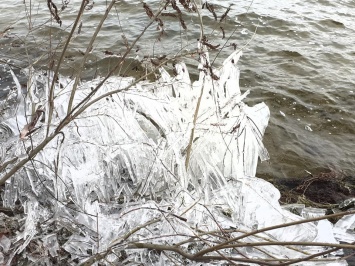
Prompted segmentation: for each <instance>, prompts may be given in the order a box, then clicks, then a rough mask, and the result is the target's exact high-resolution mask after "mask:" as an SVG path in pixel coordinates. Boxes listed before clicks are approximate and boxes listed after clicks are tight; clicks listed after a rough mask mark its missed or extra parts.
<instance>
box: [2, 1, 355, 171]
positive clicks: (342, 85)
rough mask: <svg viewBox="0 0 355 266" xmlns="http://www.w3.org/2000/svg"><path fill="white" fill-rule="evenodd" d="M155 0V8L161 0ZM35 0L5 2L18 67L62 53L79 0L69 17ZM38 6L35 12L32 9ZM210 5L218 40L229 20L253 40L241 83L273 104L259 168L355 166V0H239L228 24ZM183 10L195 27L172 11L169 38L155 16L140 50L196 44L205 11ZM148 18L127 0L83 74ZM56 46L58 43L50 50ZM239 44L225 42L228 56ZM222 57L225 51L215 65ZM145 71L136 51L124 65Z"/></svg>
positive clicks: (223, 4)
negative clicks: (265, 157)
mask: <svg viewBox="0 0 355 266" xmlns="http://www.w3.org/2000/svg"><path fill="white" fill-rule="evenodd" d="M57 2H58V3H57V5H58V7H60V3H59V1H57ZM146 2H147V3H148V4H149V5H150V6H151V7H152V8H153V7H154V4H155V3H158V1H146ZM234 2H235V1H215V2H214V3H215V4H216V7H215V10H216V13H217V15H218V16H219V17H220V16H221V14H223V13H224V11H225V9H226V8H227V7H228V6H229V5H230V3H234ZM26 3H27V4H26V5H27V9H25V5H24V4H23V1H22V0H21V1H2V2H1V4H0V13H1V14H2V16H1V17H0V31H3V30H4V29H5V28H6V27H13V29H11V30H10V31H8V32H6V33H5V34H4V35H3V36H2V38H0V60H1V62H4V61H5V62H9V63H11V64H13V65H14V66H19V67H24V66H27V65H28V64H29V63H35V66H36V67H40V68H47V67H48V66H50V65H51V61H52V57H51V56H55V57H57V56H58V55H59V51H60V48H61V47H63V42H64V40H65V38H66V36H67V35H68V32H69V31H70V27H71V23H72V22H73V19H74V17H75V14H76V12H77V9H78V6H79V3H80V1H71V2H70V3H69V5H68V7H67V8H66V9H65V10H64V11H63V13H62V14H61V15H60V16H61V18H62V22H63V24H62V26H61V27H59V25H58V24H56V23H55V22H54V21H53V22H52V24H49V23H46V24H44V23H45V22H47V21H48V20H49V19H50V16H49V13H48V11H47V10H46V8H47V7H46V5H45V4H44V3H42V2H39V1H35V0H34V1H32V2H31V4H32V8H30V2H29V1H26ZM211 3H212V1H211ZM153 10H156V8H155V9H154V8H153ZM104 11H105V3H104V2H101V1H100V2H99V1H98V2H97V3H95V5H94V7H93V8H92V9H91V10H88V11H86V13H85V15H84V16H83V17H82V29H81V32H80V34H75V38H74V40H73V42H72V44H71V46H70V48H69V49H68V51H67V53H66V56H65V58H64V65H63V68H62V73H63V74H66V75H72V74H73V73H76V71H77V67H78V65H79V62H80V59H81V58H82V55H81V52H83V51H85V48H86V47H85V43H87V42H88V41H89V38H90V36H91V34H92V33H93V31H94V28H95V26H96V25H97V23H98V21H99V19H100V16H101V14H102V13H103V12H104ZM170 11H171V10H170ZM29 12H31V14H32V18H31V20H29V19H28V16H26V14H28V13H29ZM202 15H203V23H204V26H205V34H207V35H208V39H209V41H210V43H211V44H213V45H217V44H221V45H222V44H223V43H224V41H225V39H224V40H222V32H221V30H220V29H219V27H220V26H221V25H222V26H223V28H224V30H225V33H226V36H227V37H228V36H230V34H231V33H232V32H233V30H235V33H234V35H233V36H232V37H231V39H230V42H232V43H236V44H237V45H238V47H239V48H241V47H243V46H244V45H245V44H247V45H246V47H245V48H244V56H243V57H242V58H241V60H240V67H241V82H240V85H241V89H242V91H244V90H246V89H250V90H251V94H250V96H249V101H248V104H250V105H252V104H255V103H257V102H260V101H264V102H265V103H266V104H267V105H268V106H269V107H270V110H271V120H270V123H269V127H268V128H267V131H266V133H265V137H264V143H265V145H266V147H267V148H268V150H269V153H270V156H271V160H270V161H269V162H267V163H265V162H264V163H262V164H259V168H258V176H260V177H266V178H283V177H298V176H304V175H307V173H306V171H308V172H311V173H313V174H316V173H318V172H320V171H324V170H325V169H328V168H333V169H336V170H339V171H344V172H345V173H346V174H349V175H353V170H354V166H355V160H354V159H355V144H354V143H355V141H354V140H355V137H354V136H355V134H354V133H355V129H354V128H355V120H354V115H353V113H354V105H355V95H354V91H355V86H354V84H355V75H354V74H355V71H354V63H353V62H354V59H355V58H354V57H355V46H354V43H355V37H354V36H355V34H354V33H355V22H354V19H353V17H354V15H355V3H354V1H352V0H347V1H337V2H335V1H299V0H292V1H291V0H283V1H281V0H280V1H279V0H277V1H272V2H271V1H268V3H266V2H265V1H261V0H257V1H253V2H251V1H240V2H238V3H235V4H234V5H233V6H232V7H231V11H230V12H229V14H228V18H227V22H226V23H224V22H223V23H222V24H219V23H217V22H215V20H214V19H213V17H212V15H211V14H210V13H209V12H208V11H207V10H203V12H202ZM183 18H184V20H185V23H186V25H187V27H188V30H187V31H186V32H185V31H183V30H182V29H181V26H180V24H179V23H178V22H177V21H176V19H174V18H170V17H166V18H165V17H164V24H165V33H166V34H165V35H163V37H162V41H160V42H159V41H157V38H158V36H159V32H158V31H157V30H156V24H154V25H153V26H152V28H151V29H149V30H148V31H147V33H146V34H145V35H144V37H143V38H142V40H141V41H140V42H139V43H138V44H137V46H136V47H135V49H134V51H132V53H131V54H130V56H131V58H135V57H137V56H138V58H139V59H142V58H143V57H144V56H161V55H165V54H166V55H169V54H171V53H177V52H178V53H185V52H191V51H193V48H195V47H196V39H197V38H198V37H199V26H198V19H197V17H196V16H193V17H191V16H189V15H188V14H184V16H183ZM147 22H148V18H147V16H146V14H145V12H144V10H143V8H142V5H141V4H140V2H139V1H119V2H118V4H117V5H116V9H115V10H113V12H112V13H111V14H110V16H109V18H108V21H107V22H106V23H105V24H104V28H103V30H102V32H101V33H100V35H99V37H98V39H97V42H96V43H95V45H94V49H93V52H92V54H91V55H90V57H89V61H88V64H87V65H86V69H85V72H84V74H83V78H86V79H90V78H91V77H94V76H96V75H105V74H106V73H107V72H108V71H109V70H110V69H111V68H112V67H113V65H114V64H115V62H117V57H108V56H107V53H114V54H120V53H121V54H122V53H124V51H125V43H124V40H123V38H122V34H123V33H124V34H125V36H126V38H127V39H128V41H129V43H132V41H133V40H134V38H135V37H137V36H138V34H139V33H140V32H141V30H142V29H143V28H144V26H145V25H146V24H147ZM29 25H31V27H29ZM254 32H255V34H254ZM50 34H51V35H50ZM49 36H52V37H51V38H49ZM48 49H50V50H51V51H52V53H51V54H50V55H49V54H48V52H47V51H48ZM232 50H233V48H232V47H227V48H225V51H222V55H221V58H225V56H226V55H228V54H229V53H230V52H231V51H232ZM196 59H197V56H196V55H192V56H188V57H185V58H184V59H183V60H184V61H186V62H187V64H188V65H192V64H195V63H196ZM9 60H10V61H9ZM1 62H0V63H1ZM218 63H220V61H219V60H218V59H217V60H216V62H215V64H216V66H218ZM171 68H172V67H171V64H169V65H167V69H171ZM126 70H127V71H126ZM143 73H144V70H143V68H142V67H141V65H140V64H138V62H137V61H135V60H133V59H132V60H129V61H128V62H126V64H125V65H124V67H123V68H122V70H121V74H124V75H135V76H140V75H142V74H143ZM195 74H196V72H195ZM0 76H1V78H2V79H1V80H0V86H1V90H0V97H3V95H4V94H6V91H7V90H8V89H9V88H8V89H6V87H7V86H10V87H11V86H12V85H11V83H10V81H9V80H10V77H9V76H8V74H7V73H6V71H4V69H2V68H0Z"/></svg>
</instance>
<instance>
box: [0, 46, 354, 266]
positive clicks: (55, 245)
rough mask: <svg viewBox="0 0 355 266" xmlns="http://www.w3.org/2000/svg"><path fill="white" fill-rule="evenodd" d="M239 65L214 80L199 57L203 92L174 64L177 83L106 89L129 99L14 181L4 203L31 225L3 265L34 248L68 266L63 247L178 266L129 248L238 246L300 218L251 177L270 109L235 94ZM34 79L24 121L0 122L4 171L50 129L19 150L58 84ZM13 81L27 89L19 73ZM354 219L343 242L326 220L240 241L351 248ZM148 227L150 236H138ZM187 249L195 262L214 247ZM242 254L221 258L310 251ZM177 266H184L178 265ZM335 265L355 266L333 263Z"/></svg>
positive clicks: (80, 127) (92, 114)
mask: <svg viewBox="0 0 355 266" xmlns="http://www.w3.org/2000/svg"><path fill="white" fill-rule="evenodd" d="M241 55H242V53H241V52H240V51H239V52H238V51H236V52H234V53H232V54H231V55H230V56H229V57H228V58H227V59H226V60H225V61H224V63H223V65H222V67H221V68H220V69H214V70H213V72H214V74H215V75H217V76H219V79H218V80H214V79H212V78H211V75H210V74H209V71H206V69H205V68H204V65H205V64H204V63H206V62H208V53H207V52H206V53H205V54H204V56H202V59H201V64H200V65H199V69H200V76H199V80H197V81H195V82H191V80H190V77H189V73H188V69H187V67H186V65H185V64H184V63H177V64H176V65H175V68H176V72H177V76H175V77H171V76H170V75H169V73H168V72H167V71H166V70H165V69H163V68H161V69H160V73H161V78H160V79H159V80H158V81H156V82H155V83H149V82H140V83H138V84H137V85H135V86H133V87H132V88H130V89H129V90H125V88H126V87H128V86H129V85H130V84H132V83H133V82H134V79H133V78H122V77H111V78H109V80H108V81H107V82H106V83H105V84H104V85H103V86H102V87H101V88H100V90H99V91H98V94H97V95H96V96H95V97H98V96H99V95H103V94H105V93H106V92H109V91H112V90H114V89H118V88H122V91H121V92H119V93H117V94H113V95H112V96H109V97H107V98H106V99H104V100H101V101H98V102H97V103H95V104H94V105H92V106H90V107H89V108H88V109H87V110H86V111H85V112H84V113H83V114H81V115H80V117H79V118H78V119H76V120H75V123H71V124H69V125H68V126H67V127H66V128H65V129H64V130H63V131H62V132H63V134H60V135H58V137H56V138H55V139H54V140H53V141H51V142H50V143H49V144H48V145H47V146H46V147H45V148H44V149H43V151H41V152H40V153H39V154H38V155H37V156H36V157H35V159H34V160H33V161H32V162H30V163H27V164H26V166H25V167H24V168H22V169H21V170H19V171H18V172H17V173H16V174H15V175H14V176H13V177H12V178H11V179H10V180H8V181H7V183H6V185H5V192H4V193H3V195H2V198H3V202H4V207H9V208H14V207H15V205H16V203H17V202H20V203H21V204H22V205H23V206H24V212H25V222H24V226H23V227H22V228H21V230H20V231H18V232H17V233H16V236H14V237H13V238H12V239H9V238H7V237H6V236H2V237H1V238H0V247H1V248H2V249H1V251H0V262H1V263H7V264H8V265H10V264H11V260H12V258H13V257H14V256H23V257H26V256H27V258H28V259H29V260H30V261H33V262H35V261H36V260H37V259H38V257H36V256H35V255H28V251H26V248H28V245H29V243H30V242H33V243H36V244H37V245H39V246H41V249H42V253H41V258H42V259H43V258H47V259H43V262H44V265H51V264H52V262H51V260H49V258H50V257H60V256H61V255H60V252H59V251H60V249H61V248H63V249H64V250H65V251H67V252H68V253H70V254H71V257H70V259H68V260H69V261H70V264H71V265H76V264H77V263H78V262H79V263H81V262H84V261H86V260H87V259H88V258H90V257H91V256H92V255H95V254H97V253H99V252H105V251H106V250H107V249H110V248H112V249H113V250H114V251H115V253H114V254H116V255H114V254H110V255H109V256H108V257H107V260H108V261H110V262H111V263H114V264H115V263H118V261H120V260H121V261H122V260H125V261H126V262H127V263H128V262H131V264H127V265H135V264H139V263H143V264H144V265H172V262H171V260H170V259H169V258H168V257H167V256H165V255H164V253H161V254H158V253H154V252H152V251H149V250H138V249H132V248H129V245H130V243H132V242H133V241H143V242H147V241H145V239H151V240H149V241H148V242H151V243H155V244H162V245H174V244H176V243H178V242H180V241H184V240H187V239H189V238H190V237H191V236H194V235H195V234H196V233H197V232H201V231H205V232H207V231H214V230H220V229H221V228H224V229H228V228H237V229H238V230H239V231H235V232H233V233H232V235H231V237H237V236H241V235H243V234H244V233H245V232H250V231H252V230H256V229H261V228H265V227H268V226H272V225H277V224H283V223H287V222H292V221H298V220H300V219H302V218H301V217H300V216H298V215H295V214H292V213H291V212H289V211H287V210H285V209H282V208H281V206H280V205H279V203H278V200H279V198H280V193H279V191H278V190H277V189H276V188H275V187H274V186H273V185H272V184H270V183H268V182H267V181H265V180H262V179H260V178H257V177H255V174H256V168H257V163H258V158H260V159H261V161H263V160H267V159H268V153H267V151H266V149H265V147H264V145H263V143H262V138H263V135H264V132H265V129H266V127H267V124H268V121H269V116H270V112H269V109H268V107H267V106H266V105H265V103H259V104H257V105H255V106H252V107H249V106H248V105H246V104H245V103H244V102H243V100H244V98H245V97H247V95H248V94H249V91H247V92H245V93H244V94H242V93H241V91H240V88H239V68H238V66H237V62H238V60H239V58H240V56H241ZM29 71H30V72H31V75H30V81H31V82H30V84H31V87H30V89H29V91H28V94H27V97H26V98H23V97H18V99H17V100H18V106H19V108H18V109H17V111H16V113H14V115H13V116H9V117H8V118H7V119H6V120H5V121H2V123H1V124H2V128H6V129H7V130H8V131H10V132H12V135H11V134H10V135H11V136H8V137H7V138H6V140H5V141H4V142H3V144H2V157H1V158H0V160H1V163H3V162H6V161H7V160H8V159H10V158H12V157H13V156H16V157H18V158H19V159H21V158H24V157H25V156H27V155H26V150H27V149H29V148H31V147H32V145H33V146H36V145H37V144H39V143H40V142H41V141H42V140H43V139H44V138H45V133H46V131H45V128H46V126H47V124H45V123H44V124H42V127H43V129H39V130H38V131H37V132H35V133H34V134H33V135H32V136H31V138H28V139H27V140H19V139H18V135H19V131H20V130H21V129H22V127H23V126H24V125H25V124H27V123H28V120H29V117H27V119H26V116H25V113H26V114H29V113H31V110H35V109H37V108H38V107H39V106H42V107H43V106H46V100H45V99H46V98H45V97H43V95H41V92H40V90H38V87H44V94H45V95H48V90H49V88H48V84H49V83H48V79H49V80H50V79H51V77H52V74H51V73H47V75H43V74H42V72H40V71H38V72H34V71H33V70H29ZM11 73H12V74H13V72H11ZM13 77H14V80H15V81H16V84H17V86H20V85H19V83H18V81H17V78H16V76H15V74H13ZM100 81H101V78H97V79H94V80H92V81H89V82H82V83H81V85H80V87H79V90H78V91H77V93H76V97H75V100H74V106H75V104H77V103H79V102H80V101H81V100H82V99H83V98H84V97H85V95H87V94H88V93H89V92H90V91H91V88H93V87H95V86H96V85H97V84H98V83H99V82H100ZM72 86H73V80H71V79H69V78H66V77H60V78H59V81H58V83H56V88H55V92H56V98H55V115H54V119H53V121H52V124H51V127H50V130H54V129H55V128H56V126H57V125H58V124H59V122H60V120H61V119H63V117H64V116H65V114H66V110H67V104H68V98H69V95H70V92H71V90H72ZM202 89H203V94H202V100H201V106H200V110H199V112H198V114H199V115H198V118H197V122H196V125H194V124H193V116H194V113H195V108H196V104H197V101H198V97H199V95H200V91H201V90H202ZM18 93H21V92H20V89H19V90H18ZM42 94H43V93H42ZM41 96H42V97H41ZM46 113H47V115H48V110H47V109H46ZM193 127H195V136H194V140H193V145H192V153H191V159H190V161H189V167H188V170H186V169H185V159H186V150H187V147H188V144H189V138H190V134H191V129H192V128H193ZM63 136H65V137H64V138H63ZM5 151H7V152H5ZM11 165H12V164H10V165H9V167H11ZM9 167H8V168H7V169H9ZM4 172H6V171H4ZM353 217H354V216H351V217H344V218H343V219H342V220H340V221H339V222H338V224H337V225H336V228H337V230H336V234H335V235H334V234H333V231H332V230H333V228H332V225H331V224H330V223H329V222H325V221H323V222H319V223H312V224H310V223H307V224H301V225H295V226H292V227H285V228H281V229H277V230H273V231H268V232H265V233H260V234H257V235H253V236H249V237H246V238H243V239H241V240H240V241H242V242H243V241H244V242H257V241H260V239H267V240H268V241H308V242H311V241H316V240H317V241H318V240H319V241H320V240H321V241H322V242H329V243H337V240H336V238H337V236H341V237H342V238H344V237H345V236H346V237H345V238H348V239H349V240H350V241H354V237H351V235H349V234H348V233H347V232H346V230H348V229H349V228H350V226H353V225H354V218H353ZM182 218H183V219H182ZM149 223H151V224H149ZM148 224H149V225H148ZM142 225H146V227H144V228H143V227H142V228H141V229H140V230H138V231H137V232H134V233H132V232H133V231H134V230H135V229H136V228H138V227H141V226H142ZM130 232H131V233H132V234H131V235H130V234H129V233H130ZM172 235H174V236H173V237H172ZM334 236H335V238H334ZM10 240H11V242H10ZM10 247H11V249H10ZM182 247H184V248H185V249H186V250H187V249H192V250H193V252H198V251H200V250H201V249H202V248H206V247H207V246H193V245H192V246H188V245H187V244H186V245H182ZM316 251H319V249H317V250H314V252H316ZM238 252H239V253H236V252H235V251H233V250H231V249H230V250H226V251H225V253H224V254H225V255H230V256H238V257H240V256H247V257H254V258H259V259H263V258H270V257H275V258H300V257H302V256H306V255H307V254H308V253H312V250H303V249H302V247H297V248H290V247H288V246H265V247H259V248H258V249H256V248H240V249H239V250H238ZM307 252H308V253H307ZM123 253H124V255H125V256H126V258H125V259H122V258H119V256H118V255H117V254H121V255H122V254H123ZM4 254H6V255H7V257H6V256H5V255H4ZM26 254H27V255H26ZM214 254H216V253H214ZM175 259H176V261H178V262H181V263H182V262H183V259H182V258H180V257H178V256H175ZM323 263H324V262H323ZM222 264H223V263H222ZM222 264H221V265H222ZM189 265H200V264H199V263H197V262H196V263H195V262H191V263H190V264H189ZM204 265H216V263H214V264H208V263H205V264H204ZM295 265H324V264H322V263H320V262H319V263H318V262H307V263H306V262H302V263H301V264H295ZM327 265H336V266H338V265H347V264H346V262H344V261H336V262H329V263H327Z"/></svg>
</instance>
